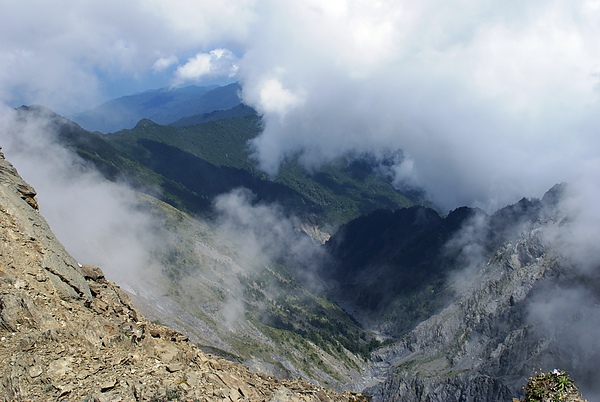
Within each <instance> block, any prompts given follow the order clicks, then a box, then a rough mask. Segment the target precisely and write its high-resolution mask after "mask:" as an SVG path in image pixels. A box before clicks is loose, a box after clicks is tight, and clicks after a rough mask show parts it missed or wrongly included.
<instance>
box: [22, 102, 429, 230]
mask: <svg viewBox="0 0 600 402" xmlns="http://www.w3.org/2000/svg"><path fill="white" fill-rule="evenodd" d="M18 112H19V113H21V114H22V117H21V118H23V119H26V118H27V116H29V115H30V116H33V117H34V118H35V116H38V117H40V118H44V119H51V120H52V121H53V124H52V126H53V127H54V128H55V129H56V130H57V135H58V140H59V141H61V143H62V144H64V145H65V146H66V147H68V148H70V149H72V150H73V151H74V152H76V153H77V154H78V155H79V156H80V157H82V158H83V159H84V160H87V161H89V162H90V163H92V164H93V165H94V166H95V167H96V168H97V169H98V170H99V171H100V172H102V173H103V174H104V175H105V176H106V177H107V178H108V179H110V180H126V181H128V182H129V183H130V184H131V185H132V186H133V187H134V188H136V189H138V190H140V191H143V192H146V193H148V194H149V195H152V196H156V197H159V198H161V199H162V200H163V201H165V202H167V203H169V204H171V205H173V206H174V207H176V208H178V209H181V210H183V211H186V212H190V213H193V214H200V215H207V214H210V213H211V210H212V202H213V199H214V197H216V196H218V195H220V194H223V193H226V192H229V191H231V190H233V189H235V188H238V187H244V188H247V189H249V190H250V191H251V192H253V193H254V194H255V196H256V202H267V203H273V202H276V203H278V204H280V205H282V206H283V207H284V208H285V209H286V210H287V211H289V213H293V214H296V215H297V216H299V217H301V218H302V220H303V221H305V222H314V223H315V224H317V225H319V226H320V227H321V228H324V229H325V230H326V231H327V232H331V231H333V230H334V229H335V228H337V227H338V226H339V225H340V224H343V223H345V222H347V221H349V220H351V219H353V218H355V217H358V216H360V215H361V214H365V213H368V212H371V211H373V210H375V209H378V208H388V209H396V208H398V207H402V206H410V205H413V204H414V203H416V202H421V200H422V199H423V195H422V194H420V193H419V192H417V191H414V190H410V191H403V192H400V191H398V190H396V189H395V188H394V187H393V186H392V184H391V180H390V179H389V178H386V177H384V176H382V175H380V174H379V173H377V171H376V166H375V165H374V164H372V163H371V162H369V161H368V160H351V159H339V160H337V161H335V162H334V163H331V164H328V165H324V166H322V167H321V168H319V169H316V170H315V171H314V172H312V173H309V172H308V171H307V170H306V169H305V168H304V167H302V166H301V165H300V164H299V163H298V162H297V160H296V159H293V158H292V159H290V160H288V161H287V162H286V163H284V165H283V166H282V168H281V170H280V172H279V174H278V175H277V176H276V177H274V178H269V177H267V176H266V175H265V174H264V173H263V172H261V171H260V170H259V169H258V166H257V163H256V161H255V160H254V159H253V158H252V156H251V150H250V149H249V148H248V141H249V140H251V139H252V138H255V137H256V136H257V135H258V134H259V133H260V119H259V117H258V116H256V115H255V114H251V115H247V116H244V117H234V118H226V119H221V120H215V121H208V122H206V123H202V124H197V125H192V126H164V125H160V124H157V123H155V122H153V121H151V120H148V119H142V120H140V121H139V122H138V123H137V124H136V126H135V127H134V128H133V129H131V130H122V131H120V132H117V133H114V134H110V135H101V134H99V133H92V132H89V131H87V130H85V129H82V128H81V127H80V126H79V125H77V124H75V123H73V122H72V121H70V120H68V119H65V118H63V117H61V116H58V115H56V114H54V113H53V112H51V111H49V110H46V109H44V108H42V107H39V106H32V107H21V108H19V110H18ZM159 194H160V195H159Z"/></svg>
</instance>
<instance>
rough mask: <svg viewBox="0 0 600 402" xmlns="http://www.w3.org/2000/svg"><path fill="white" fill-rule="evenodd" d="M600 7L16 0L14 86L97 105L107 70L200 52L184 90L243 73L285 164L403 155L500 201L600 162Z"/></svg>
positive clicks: (445, 196)
mask: <svg viewBox="0 0 600 402" xmlns="http://www.w3.org/2000/svg"><path fill="white" fill-rule="evenodd" d="M599 17H600V9H599V8H598V7H597V2H594V1H575V2H573V1H567V0H553V1H541V0H535V1H530V2H520V3H517V2H505V1H500V0H489V1H485V2H481V1H474V0H460V1H459V0H457V1H450V2H444V3H442V4H440V3H439V2H436V1H433V0H425V1H421V2H409V1H392V0H378V1H366V0H352V1H350V0H336V1H331V2H326V3H323V2H319V1H316V0H310V1H306V2H294V1H291V0H278V1H275V0H246V1H234V0H227V1H220V2H209V1H191V0H176V1H169V2H167V1H164V0H151V1H140V0H134V1H130V2H126V3H123V2H117V1H115V0H110V1H103V2H99V1H89V2H86V3H85V5H84V4H83V3H81V2H77V1H74V0H63V1H62V2H61V7H56V6H54V7H49V6H47V4H46V3H45V2H43V1H40V0H33V1H32V2H28V3H27V4H25V3H19V2H9V4H6V5H4V7H3V12H2V14H1V15H0V35H1V36H2V37H3V38H10V40H5V41H3V42H2V44H0V57H1V58H2V60H3V63H1V64H0V97H1V99H2V100H3V101H5V102H11V103H13V104H15V103H29V104H30V103H42V104H44V105H47V106H49V107H51V108H53V109H55V110H58V111H59V112H61V111H63V110H69V109H73V108H75V107H78V108H81V107H82V105H91V104H93V103H94V101H97V100H98V99H99V97H100V96H101V95H102V92H103V90H104V87H103V85H104V83H103V80H104V79H105V78H106V77H123V76H124V75H125V76H128V77H131V79H132V80H139V79H140V77H142V76H143V75H144V74H145V73H150V74H152V72H160V71H162V72H163V73H166V72H167V71H169V67H172V66H174V65H175V64H172V63H174V62H175V60H176V59H179V60H187V61H186V62H185V63H183V64H182V65H180V66H179V67H178V68H177V69H176V71H175V73H174V76H173V77H172V80H173V81H172V83H175V84H182V83H184V82H197V81H198V80H200V81H202V80H206V79H212V78H215V77H219V76H220V77H226V76H232V75H235V77H236V78H239V79H240V82H241V83H242V85H243V97H244V99H245V100H246V102H248V103H249V104H251V105H252V106H254V107H255V108H257V109H258V110H259V111H261V113H262V114H263V116H264V123H265V125H264V127H265V129H264V133H263V134H262V135H261V136H260V137H259V138H258V139H257V140H256V141H255V142H254V144H253V145H254V147H255V150H256V157H257V158H258V159H259V160H260V163H261V166H262V167H263V168H264V169H265V170H266V171H268V172H270V173H273V172H275V171H277V169H278V166H279V163H280V162H281V161H282V160H283V159H284V158H285V156H286V155H288V154H290V153H298V152H300V153H301V159H302V161H303V162H304V163H306V164H308V165H310V164H319V163H322V162H324V161H327V160H329V159H331V158H334V157H336V156H339V155H340V154H343V153H347V152H354V153H357V154H361V153H364V152H373V153H376V154H379V155H381V154H384V153H385V152H389V151H390V150H392V151H394V150H397V149H402V150H403V151H404V153H405V155H408V156H410V164H407V163H406V162H405V164H404V165H403V166H398V168H397V169H396V171H397V172H398V173H399V176H398V179H399V180H401V179H402V178H404V179H407V180H409V181H410V180H412V182H414V183H417V184H418V185H421V186H423V187H424V188H425V189H426V190H427V192H428V194H429V195H430V196H431V197H432V198H433V199H434V200H435V201H436V202H438V203H440V204H441V205H442V206H444V207H446V208H452V207H455V206H458V205H461V204H470V205H473V204H476V205H478V206H482V207H485V208H487V209H493V208H494V207H496V206H499V205H502V204H506V203H509V202H514V201H515V200H516V199H517V198H519V197H521V196H522V195H541V194H542V193H543V191H545V190H546V189H547V188H549V187H550V186H551V185H552V184H554V183H555V182H559V181H570V180H571V179H573V178H574V177H577V176H578V175H580V174H582V171H585V170H586V166H588V165H589V164H590V163H591V162H592V161H593V160H594V158H596V156H595V153H594V150H595V149H598V146H599V145H600V144H599V142H600V140H599V139H598V136H597V135H595V133H596V132H597V129H598V127H599V126H600V118H599V117H597V116H598V115H599V114H598V113H597V112H596V110H597V108H598V77H599V75H598V74H599V73H600V50H599V49H598V47H597V46H596V43H597V38H598V37H600V25H598V24H597V21H598V18H599ZM211 49H213V50H211ZM226 49H227V50H226ZM190 54H195V55H196V56H193V57H191V58H189V59H187V58H188V57H189V55H190ZM157 55H159V56H157ZM163 55H167V56H163ZM157 57H162V58H159V59H158V60H157ZM238 58H239V60H238ZM154 75H156V74H154Z"/></svg>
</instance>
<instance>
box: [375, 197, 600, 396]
mask: <svg viewBox="0 0 600 402" xmlns="http://www.w3.org/2000/svg"><path fill="white" fill-rule="evenodd" d="M561 191H562V187H561V186H558V187H555V188H554V189H553V190H551V191H550V192H549V193H548V194H547V195H546V196H545V197H544V198H543V199H542V200H526V199H524V200H521V201H520V202H519V203H517V204H515V205H513V206H510V207H507V208H505V209H503V210H501V211H499V212H498V213H496V214H495V215H493V216H491V217H489V218H488V217H486V218H485V219H484V220H483V221H482V222H483V223H482V222H480V223H479V228H480V229H481V230H479V232H474V231H473V227H474V226H476V225H477V223H475V222H473V223H472V224H471V227H470V228H468V227H467V228H463V230H471V235H473V233H476V235H477V236H476V238H477V239H478V240H477V239H470V240H473V241H472V242H469V243H464V244H465V245H466V244H468V245H470V246H472V245H473V244H475V243H477V241H479V242H480V245H481V249H480V250H479V251H480V253H473V255H470V256H469V258H470V259H471V261H470V263H469V264H466V265H465V268H463V269H462V270H459V271H456V272H455V273H454V274H453V275H451V276H449V278H448V281H449V282H448V283H449V284H450V285H451V286H452V288H453V289H454V291H455V292H456V296H455V300H454V301H453V302H452V303H450V304H449V305H447V306H446V307H445V308H444V309H443V310H441V311H440V312H439V313H437V314H435V315H433V316H431V317H430V318H429V319H427V320H425V321H423V322H421V323H420V324H419V325H417V326H416V327H415V328H414V329H413V330H412V331H411V332H410V333H408V334H407V335H406V336H405V337H404V338H403V339H402V340H401V341H400V342H399V343H397V344H394V345H391V346H389V347H387V348H383V349H381V350H379V351H378V352H376V353H375V355H374V358H375V360H376V361H378V362H379V365H380V368H383V367H387V371H386V374H385V375H384V377H385V378H386V379H385V381H383V382H382V383H381V384H379V385H377V386H375V387H372V388H371V389H369V390H367V391H366V393H367V394H371V395H372V396H373V400H374V401H386V402H387V401H407V402H411V401H415V402H416V401H429V402H449V401H465V402H468V401H472V402H475V401H484V400H485V401H511V400H512V398H518V397H520V396H521V395H522V390H521V388H522V386H523V385H524V382H525V379H526V378H527V377H528V376H529V375H530V374H531V373H532V372H533V370H534V369H539V368H540V367H543V366H547V365H548V364H553V363H554V364H557V363H559V362H561V363H563V362H564V363H566V364H569V363H570V362H574V363H571V366H573V367H574V368H576V369H578V370H579V371H580V372H579V374H580V376H582V375H584V374H585V373H584V370H583V368H582V366H584V361H585V355H586V353H588V354H589V353H590V351H589V350H588V351H585V350H577V349H576V348H575V347H569V348H568V349H564V348H562V347H561V343H564V341H565V340H564V338H565V335H566V334H567V332H564V331H565V328H567V327H568V326H569V323H556V328H558V330H557V331H563V333H562V334H561V333H560V332H556V333H552V332H551V331H548V330H547V329H546V328H543V326H542V325H538V323H537V322H536V317H535V315H534V314H532V310H531V308H530V307H531V305H532V303H534V302H535V300H536V298H537V299H540V298H539V296H540V295H541V294H545V295H546V296H547V295H548V294H549V293H548V292H547V289H548V286H550V284H552V286H557V284H558V283H560V281H563V282H565V283H569V286H573V284H575V283H576V281H577V276H576V274H575V273H573V272H569V270H570V265H569V263H568V262H566V261H565V260H564V259H562V258H561V256H560V255H559V254H558V253H556V250H555V249H554V248H553V247H551V246H548V242H547V241H546V238H545V236H544V233H545V231H546V230H551V229H552V227H555V226H556V225H561V224H562V223H563V222H564V216H562V215H561V213H560V211H558V209H557V199H558V198H559V195H558V193H559V192H561ZM482 228H483V229H482ZM464 236H465V237H466V236H467V235H466V234H464ZM490 248H491V249H493V250H495V251H494V252H492V253H491V255H490V254H489V253H488V252H486V251H485V250H489V249H490ZM465 252H468V250H467V248H465ZM475 254H477V256H475ZM463 262H469V261H466V260H465V261H463ZM553 291H554V292H555V293H554V295H555V294H558V293H559V292H560V288H558V287H555V288H553ZM550 295H551V296H552V295H553V294H552V293H550ZM591 303H593V302H591ZM569 319H571V318H569ZM574 324H576V323H574ZM592 353H593V352H592Z"/></svg>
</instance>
